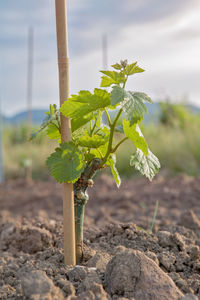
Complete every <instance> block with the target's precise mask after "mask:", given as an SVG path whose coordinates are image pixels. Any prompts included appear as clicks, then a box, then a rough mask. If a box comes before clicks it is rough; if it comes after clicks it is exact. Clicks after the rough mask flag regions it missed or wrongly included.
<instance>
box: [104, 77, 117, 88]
mask: <svg viewBox="0 0 200 300" xmlns="http://www.w3.org/2000/svg"><path fill="white" fill-rule="evenodd" d="M114 83H115V80H114V79H112V78H109V77H107V76H102V77H101V85H100V86H101V87H109V86H111V85H112V84H114Z"/></svg>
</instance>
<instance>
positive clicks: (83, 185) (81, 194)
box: [74, 159, 100, 264]
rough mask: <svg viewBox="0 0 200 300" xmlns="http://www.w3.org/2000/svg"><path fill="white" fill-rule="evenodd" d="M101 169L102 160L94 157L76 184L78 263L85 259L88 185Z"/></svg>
mask: <svg viewBox="0 0 200 300" xmlns="http://www.w3.org/2000/svg"><path fill="white" fill-rule="evenodd" d="M98 169H100V160H99V159H94V160H93V161H92V163H91V164H90V165H89V166H86V168H85V170H84V171H83V173H82V175H81V177H80V178H79V180H78V181H77V182H76V183H75V184H74V212H75V238H76V263H77V264H78V263H80V262H81V261H82V259H83V224H84V212H85V205H86V203H87V201H88V199H89V197H88V194H87V188H88V186H93V180H92V178H93V176H94V175H95V173H96V171H97V170H98Z"/></svg>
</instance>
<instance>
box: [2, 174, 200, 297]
mask: <svg viewBox="0 0 200 300" xmlns="http://www.w3.org/2000/svg"><path fill="white" fill-rule="evenodd" d="M199 182H200V177H196V178H195V177H188V176H186V175H180V176H176V177H173V178H171V179H165V178H164V177H163V176H162V172H161V173H160V174H159V175H157V176H156V178H155V179H154V180H153V182H152V183H149V182H148V181H147V180H146V179H144V178H134V179H130V180H123V181H122V186H121V188H120V189H117V187H116V185H115V183H114V181H113V180H112V179H111V178H110V177H109V176H107V175H105V174H103V175H102V176H101V177H98V178H97V180H96V183H95V185H94V187H93V188H90V190H89V194H90V195H89V196H90V200H89V201H88V203H87V205H86V218H85V227H84V257H83V263H82V266H76V267H75V268H70V267H66V266H64V263H63V261H64V257H63V227H62V194H61V192H62V191H61V185H59V184H57V183H55V182H54V181H53V180H51V181H46V182H41V181H36V182H34V183H33V184H31V185H27V184H26V183H25V182H24V181H23V180H16V181H14V180H13V181H12V180H9V181H7V182H6V183H5V184H4V185H2V186H1V187H0V299H2V300H4V299H13V300H14V299H43V300H44V299H59V300H60V299H71V300H72V299H74V300H75V299H80V300H84V299H121V300H122V299H123V300H125V299H132V300H133V299H136V300H140V299H141V300H143V299H144V300H145V299H149V300H150V299H152V300H162V299H169V300H173V299H185V300H186V299H188V300H189V299H191V300H192V299H200V205H199V202H200V183H199ZM157 205H158V207H157ZM156 209H157V212H156ZM152 229H153V233H150V231H151V230H152ZM38 290H39V291H40V294H38V293H37V291H38ZM186 294H190V295H188V296H187V297H186V296H185V295H186ZM192 294H195V295H196V296H192Z"/></svg>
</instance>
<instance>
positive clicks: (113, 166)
mask: <svg viewBox="0 0 200 300" xmlns="http://www.w3.org/2000/svg"><path fill="white" fill-rule="evenodd" d="M106 164H107V165H108V166H109V167H110V169H111V173H112V175H113V177H114V179H115V182H116V184H117V187H118V188H119V187H120V184H121V178H120V176H119V173H118V171H117V168H116V155H115V154H111V155H110V156H109V158H108V160H107V162H106Z"/></svg>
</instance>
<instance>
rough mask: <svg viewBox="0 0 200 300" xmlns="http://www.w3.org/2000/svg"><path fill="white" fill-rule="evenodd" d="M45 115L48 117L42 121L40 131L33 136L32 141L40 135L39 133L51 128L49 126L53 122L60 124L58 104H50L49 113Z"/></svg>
mask: <svg viewBox="0 0 200 300" xmlns="http://www.w3.org/2000/svg"><path fill="white" fill-rule="evenodd" d="M45 114H46V117H45V118H44V120H43V121H42V124H41V126H40V128H39V129H38V131H36V132H34V133H32V134H31V137H30V140H33V139H34V138H35V137H36V136H37V135H38V133H40V132H41V131H43V130H44V129H46V128H47V127H48V126H49V124H51V123H53V122H56V123H58V122H59V121H58V116H57V114H58V111H57V106H56V104H50V106H49V111H48V112H45ZM58 126H59V124H58Z"/></svg>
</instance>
